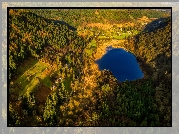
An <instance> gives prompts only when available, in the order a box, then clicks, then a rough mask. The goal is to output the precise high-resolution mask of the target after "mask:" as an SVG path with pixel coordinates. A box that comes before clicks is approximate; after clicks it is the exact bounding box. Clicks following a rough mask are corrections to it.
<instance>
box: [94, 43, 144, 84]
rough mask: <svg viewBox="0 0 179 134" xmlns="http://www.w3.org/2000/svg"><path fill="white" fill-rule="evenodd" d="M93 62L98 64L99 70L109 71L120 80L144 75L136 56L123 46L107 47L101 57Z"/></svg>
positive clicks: (133, 78) (129, 79) (139, 77)
mask: <svg viewBox="0 0 179 134" xmlns="http://www.w3.org/2000/svg"><path fill="white" fill-rule="evenodd" d="M95 62H96V64H98V68H99V70H104V69H106V70H109V71H111V72H112V74H113V75H114V77H115V78H116V79H117V80H118V81H120V82H124V81H126V80H128V81H133V80H137V79H141V78H143V76H144V74H143V72H142V71H141V69H140V66H139V64H138V62H137V60H136V57H135V56H134V55H133V54H132V53H130V52H127V51H125V50H124V49H123V48H113V47H112V46H110V47H107V48H106V53H105V54H104V55H103V57H102V58H101V59H98V60H96V61H95Z"/></svg>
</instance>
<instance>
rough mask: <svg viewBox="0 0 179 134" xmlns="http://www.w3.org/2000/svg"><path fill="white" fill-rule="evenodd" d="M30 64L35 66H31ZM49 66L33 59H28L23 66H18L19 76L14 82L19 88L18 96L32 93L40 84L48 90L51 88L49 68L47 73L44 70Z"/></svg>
mask: <svg viewBox="0 0 179 134" xmlns="http://www.w3.org/2000/svg"><path fill="white" fill-rule="evenodd" d="M32 63H35V64H34V65H33V66H32ZM29 66H30V68H29ZM49 66H50V65H49V64H47V63H44V62H41V61H37V60H35V59H33V60H32V59H30V60H29V61H28V62H26V63H25V65H24V66H23V65H22V66H20V67H19V68H18V72H19V74H20V75H19V77H18V78H17V80H16V81H15V82H16V83H17V84H18V85H19V87H20V89H18V91H19V95H23V96H25V95H26V94H27V93H30V92H33V91H34V89H35V88H36V86H38V84H40V82H41V83H42V84H44V85H45V86H47V87H49V88H50V87H51V86H52V82H51V81H50V77H49V73H50V72H51V71H50V70H51V68H49V71H47V70H46V68H48V67H49Z"/></svg>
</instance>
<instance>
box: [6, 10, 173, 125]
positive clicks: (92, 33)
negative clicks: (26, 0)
mask: <svg viewBox="0 0 179 134" xmlns="http://www.w3.org/2000/svg"><path fill="white" fill-rule="evenodd" d="M94 14H95V16H98V17H95V16H94ZM106 14H111V15H110V16H109V15H106ZM116 14H120V16H118V17H116ZM82 16H83V17H82ZM166 17H168V19H165V20H166V21H165V22H164V23H162V25H160V26H158V27H156V28H154V29H152V30H151V31H147V32H146V31H145V30H144V29H145V28H147V27H148V26H149V25H150V23H152V22H153V21H154V22H155V20H157V19H158V18H166ZM119 18H120V19H119ZM124 18H125V20H124ZM153 18H156V19H155V20H154V19H153ZM57 22H58V23H57ZM145 23H147V24H145ZM8 43H9V111H8V113H9V114H8V117H9V118H8V125H9V126H171V19H170V17H169V16H168V15H166V14H165V13H162V12H158V11H154V10H132V9H131V10H92V9H91V10H81V11H80V10H77V9H75V10H70V9H66V10H65V9H64V10H62V9H61V10H50V9H49V10H45V9H44V10H30V9H29V10H20V9H19V10H17V9H16V10H13V9H10V10H9V42H8ZM110 45H111V46H113V47H115V48H121V47H122V48H124V49H125V50H127V51H129V52H131V53H133V54H134V55H135V56H136V57H137V59H138V62H139V64H140V66H141V69H142V70H143V72H144V78H143V79H140V80H136V81H131V82H129V81H126V82H119V81H117V79H116V78H115V77H114V76H113V74H112V73H111V72H110V71H108V70H104V71H99V69H98V66H97V65H96V64H95V62H94V61H95V60H97V59H99V58H101V57H102V56H103V55H104V53H105V48H106V47H107V46H110ZM164 109H165V110H164Z"/></svg>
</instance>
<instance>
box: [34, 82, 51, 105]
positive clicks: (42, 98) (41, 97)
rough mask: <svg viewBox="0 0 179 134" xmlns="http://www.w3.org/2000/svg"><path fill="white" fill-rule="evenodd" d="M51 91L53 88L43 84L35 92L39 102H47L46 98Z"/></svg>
mask: <svg viewBox="0 0 179 134" xmlns="http://www.w3.org/2000/svg"><path fill="white" fill-rule="evenodd" d="M50 93H51V89H50V88H48V87H46V86H45V85H43V84H42V85H41V86H40V87H39V88H38V90H37V91H36V93H35V98H36V101H37V103H38V104H45V102H46V99H47V97H48V95H49V94H50Z"/></svg>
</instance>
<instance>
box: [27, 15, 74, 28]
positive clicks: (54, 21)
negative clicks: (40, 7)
mask: <svg viewBox="0 0 179 134" xmlns="http://www.w3.org/2000/svg"><path fill="white" fill-rule="evenodd" d="M30 14H32V15H33V16H35V17H36V18H41V19H42V20H45V21H47V22H49V23H51V22H53V23H54V24H55V25H57V24H58V23H59V24H62V25H65V26H67V27H68V28H69V29H70V30H72V31H76V30H77V28H75V27H73V26H71V25H70V24H68V23H66V22H65V21H63V20H53V19H46V18H44V17H42V16H39V15H37V14H36V13H32V12H30Z"/></svg>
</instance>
